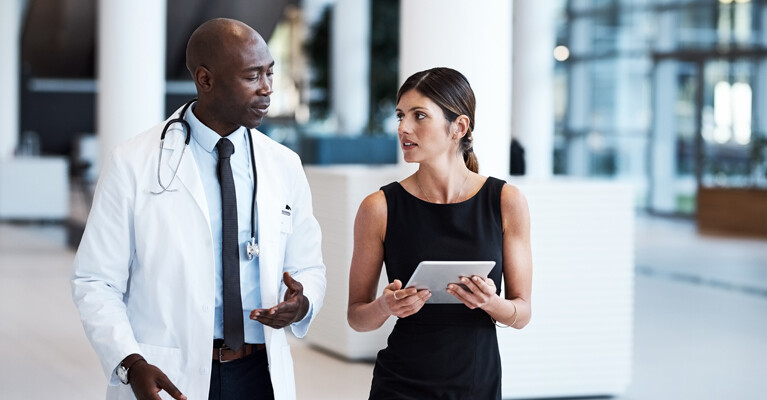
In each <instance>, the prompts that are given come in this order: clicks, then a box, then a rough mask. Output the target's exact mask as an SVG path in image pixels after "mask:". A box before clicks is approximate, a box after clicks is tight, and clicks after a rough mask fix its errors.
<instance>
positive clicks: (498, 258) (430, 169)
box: [347, 68, 532, 400]
mask: <svg viewBox="0 0 767 400" xmlns="http://www.w3.org/2000/svg"><path fill="white" fill-rule="evenodd" d="M474 109H475V98H474V92H473V91H472V89H471V86H470V85H469V82H468V80H467V79H466V78H465V77H464V76H463V75H462V74H461V73H459V72H458V71H455V70H453V69H449V68H433V69H430V70H426V71H421V72H418V73H416V74H414V75H412V76H411V77H409V78H408V79H407V80H406V81H405V83H404V84H403V85H402V87H401V88H400V89H399V91H398V93H397V108H396V114H397V118H398V120H399V128H398V134H399V139H400V145H401V147H402V151H403V153H404V158H405V161H407V162H411V163H418V170H417V171H416V172H415V173H414V174H413V175H410V176H409V177H407V178H405V179H403V180H402V181H400V182H393V183H390V184H388V185H386V186H384V187H382V188H381V190H379V191H377V192H375V193H373V194H371V195H369V196H367V197H366V198H365V199H364V200H363V202H362V204H361V205H360V207H359V210H358V212H357V217H356V220H355V224H354V252H353V256H352V261H351V271H350V276H349V306H348V316H347V317H348V322H349V325H350V326H351V327H352V328H353V329H355V330H357V331H370V330H374V329H378V328H379V327H381V325H382V324H383V323H384V322H385V321H386V320H387V319H388V318H389V317H390V316H392V315H393V316H395V317H397V318H398V319H397V322H396V324H395V326H394V330H393V331H392V333H391V335H390V336H389V339H388V346H387V347H386V348H385V349H383V350H381V351H380V352H379V353H378V357H377V359H376V364H375V369H374V372H373V382H372V386H371V390H370V399H414V400H415V399H436V398H439V399H500V398H501V360H500V353H499V350H498V341H497V337H496V324H498V325H499V326H511V327H514V328H517V329H521V328H523V327H524V326H525V325H527V323H528V322H529V321H530V316H531V307H530V296H531V291H532V257H531V248H530V216H529V212H528V207H527V201H526V199H525V197H524V195H523V194H522V193H521V192H520V191H519V190H518V189H517V188H516V187H514V186H512V185H510V184H507V183H505V182H504V181H502V180H499V179H496V178H493V177H485V176H482V175H479V174H478V173H477V172H478V163H477V158H476V155H475V154H474V151H473V146H472V140H473V138H472V132H473V130H474V122H475V121H474ZM424 260H438V261H478V260H483V261H486V260H492V261H495V267H494V268H493V270H492V271H491V272H490V274H489V276H488V277H487V278H485V277H481V276H466V277H461V282H460V283H462V284H463V285H465V287H466V289H464V288H462V287H461V286H459V285H457V284H450V285H448V287H447V292H448V293H450V294H452V295H453V296H455V297H456V298H457V299H459V300H460V301H461V303H462V304H461V303H458V304H425V302H426V301H427V300H428V299H429V297H430V296H431V293H430V292H429V291H428V290H416V289H415V288H413V287H410V288H403V282H407V281H408V280H409V279H410V277H411V275H412V274H413V272H414V270H415V268H416V266H417V265H418V264H419V262H421V261H424ZM384 263H385V264H386V274H387V276H388V280H389V282H391V283H390V284H389V285H388V286H386V288H385V289H384V290H383V293H382V294H381V295H380V296H378V294H377V293H376V292H377V288H378V280H379V277H380V274H381V270H382V264H384ZM501 278H503V282H504V283H505V287H504V288H505V297H501V296H500V288H501Z"/></svg>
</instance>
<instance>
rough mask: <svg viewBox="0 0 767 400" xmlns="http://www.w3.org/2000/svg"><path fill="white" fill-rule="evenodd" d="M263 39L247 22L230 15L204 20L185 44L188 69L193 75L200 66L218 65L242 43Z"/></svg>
mask: <svg viewBox="0 0 767 400" xmlns="http://www.w3.org/2000/svg"><path fill="white" fill-rule="evenodd" d="M263 41H264V39H263V38H262V37H261V35H259V34H258V32H256V31H255V30H254V29H253V28H251V27H250V26H248V25H247V24H245V23H243V22H241V21H237V20H234V19H229V18H216V19H212V20H209V21H207V22H204V23H203V24H202V25H200V26H199V27H198V28H197V29H195V31H194V32H193V33H192V36H190V37H189V42H187V45H186V68H187V69H188V70H189V72H190V73H191V74H192V76H193V77H194V73H195V70H196V69H197V68H198V67H200V66H205V67H207V68H215V66H216V64H217V63H219V62H222V61H224V62H225V61H226V59H227V57H229V56H232V55H233V54H235V53H238V52H239V49H241V48H242V47H243V46H246V45H247V44H248V43H253V42H263Z"/></svg>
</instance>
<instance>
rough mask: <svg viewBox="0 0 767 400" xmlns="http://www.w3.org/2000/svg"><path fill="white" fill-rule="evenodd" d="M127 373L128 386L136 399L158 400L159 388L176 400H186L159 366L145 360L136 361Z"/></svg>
mask: <svg viewBox="0 0 767 400" xmlns="http://www.w3.org/2000/svg"><path fill="white" fill-rule="evenodd" d="M128 375H129V381H130V387H131V389H133V394H135V395H136V399H138V400H160V395H159V393H160V391H161V390H164V391H166V392H168V394H169V395H171V397H173V398H174V399H176V400H186V396H184V395H183V394H182V393H181V391H180V390H178V388H177V387H176V385H174V384H173V383H172V382H171V381H170V379H168V377H167V376H165V374H164V373H163V372H162V371H160V369H159V368H157V367H155V366H154V365H152V364H149V363H147V362H146V361H145V360H139V361H136V362H135V363H134V364H133V366H131V367H130V370H128Z"/></svg>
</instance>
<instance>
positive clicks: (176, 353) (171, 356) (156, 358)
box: [138, 343, 184, 392]
mask: <svg viewBox="0 0 767 400" xmlns="http://www.w3.org/2000/svg"><path fill="white" fill-rule="evenodd" d="M138 345H139V347H140V348H141V353H142V354H143V355H144V358H146V361H147V362H148V363H149V364H152V365H154V366H155V367H157V368H159V369H160V371H162V372H163V373H164V374H165V375H167V376H168V379H170V381H171V382H173V384H174V385H178V378H179V376H181V366H182V364H183V360H182V359H181V349H179V348H177V347H165V346H156V345H153V344H146V343H139V344H138ZM179 389H181V391H182V392H183V391H184V389H182V388H179Z"/></svg>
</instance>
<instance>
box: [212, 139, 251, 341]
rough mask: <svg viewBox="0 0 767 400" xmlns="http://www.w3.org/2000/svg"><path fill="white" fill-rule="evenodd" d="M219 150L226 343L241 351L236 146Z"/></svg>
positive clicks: (227, 145) (220, 144)
mask: <svg viewBox="0 0 767 400" xmlns="http://www.w3.org/2000/svg"><path fill="white" fill-rule="evenodd" d="M216 149H217V150H218V181H219V183H220V184H221V210H222V214H221V222H222V232H223V234H222V235H221V236H222V238H221V239H222V242H221V261H222V269H223V282H224V285H223V286H224V293H223V294H224V343H225V344H226V345H227V346H229V348H230V349H233V350H238V349H239V348H240V347H242V344H243V343H244V341H245V340H244V337H243V336H244V332H243V322H242V298H241V295H240V252H239V243H238V240H237V195H236V193H235V191H234V176H232V165H231V164H230V163H229V158H230V157H231V156H232V153H234V145H233V144H232V142H230V141H229V140H228V139H221V140H219V141H218V144H216Z"/></svg>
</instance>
